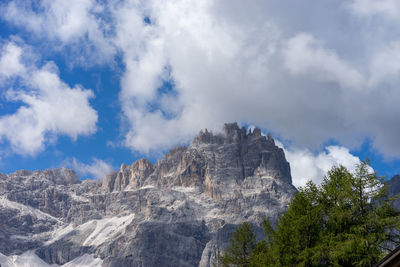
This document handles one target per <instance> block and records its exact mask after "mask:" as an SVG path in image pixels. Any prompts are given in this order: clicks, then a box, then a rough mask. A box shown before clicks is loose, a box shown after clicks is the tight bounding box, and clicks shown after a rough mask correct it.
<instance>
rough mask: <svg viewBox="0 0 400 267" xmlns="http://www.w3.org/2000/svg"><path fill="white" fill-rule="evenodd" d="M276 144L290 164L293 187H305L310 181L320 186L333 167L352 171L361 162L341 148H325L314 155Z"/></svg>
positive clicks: (306, 150) (308, 151)
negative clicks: (340, 166)
mask: <svg viewBox="0 0 400 267" xmlns="http://www.w3.org/2000/svg"><path fill="white" fill-rule="evenodd" d="M276 143H277V145H278V146H280V147H282V148H283V149H284V151H285V156H286V160H287V161H288V162H289V163H290V168H291V173H292V181H293V185H294V186H296V187H299V186H305V185H306V183H307V182H308V181H310V180H311V181H313V182H314V183H316V184H320V183H321V182H322V180H323V178H324V176H325V175H326V174H327V172H328V171H329V170H330V169H331V168H332V167H333V166H339V165H343V166H344V167H346V168H347V169H348V170H350V171H354V170H355V167H356V166H357V164H360V162H361V161H360V159H359V158H358V157H356V156H354V155H352V154H351V153H350V151H349V149H348V148H346V147H343V146H327V147H326V148H325V149H324V151H322V152H320V153H317V154H315V153H313V152H311V151H310V150H309V149H296V148H284V147H283V145H282V144H281V143H280V142H276Z"/></svg>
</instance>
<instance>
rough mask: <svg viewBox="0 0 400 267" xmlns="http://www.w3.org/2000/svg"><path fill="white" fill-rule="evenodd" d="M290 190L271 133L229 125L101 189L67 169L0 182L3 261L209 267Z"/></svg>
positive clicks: (273, 212)
mask: <svg viewBox="0 0 400 267" xmlns="http://www.w3.org/2000/svg"><path fill="white" fill-rule="evenodd" d="M295 191H296V189H295V187H294V186H293V185H292V179H291V175H290V167H289V163H288V162H287V161H286V159H285V155H284V152H283V150H282V149H281V148H278V147H277V146H276V145H275V142H274V140H273V138H272V137H271V135H268V136H264V135H262V134H261V131H260V130H259V129H254V130H250V131H249V132H247V131H246V129H245V128H244V127H242V128H239V127H238V125H237V124H236V123H230V124H225V125H224V128H223V131H222V132H221V133H217V134H214V133H212V132H209V131H207V130H204V131H201V132H200V133H199V134H198V135H197V136H196V137H195V138H194V139H193V140H192V142H191V143H190V145H189V146H188V147H186V146H176V147H175V148H173V149H172V150H171V151H169V152H168V153H167V154H166V155H165V156H164V157H163V158H162V159H161V160H159V161H158V162H157V163H155V164H152V163H151V162H149V161H148V160H146V159H140V160H138V161H136V162H134V163H132V164H131V165H129V166H127V165H125V164H122V166H121V168H120V170H119V171H115V172H112V173H110V174H108V175H106V177H105V178H104V179H103V181H101V182H100V181H93V180H86V181H79V180H78V179H77V178H76V175H75V174H74V172H73V171H71V170H68V169H65V168H61V169H55V170H45V171H36V172H28V171H17V172H15V173H13V174H10V175H5V174H1V175H0V225H1V227H0V253H1V254H0V263H1V264H3V265H5V266H7V265H6V264H7V261H11V259H14V260H15V259H17V260H20V261H24V260H25V261H26V260H29V261H31V262H40V264H42V265H43V264H59V265H61V264H65V263H69V264H70V265H69V266H74V265H78V264H80V263H82V262H90V263H91V264H92V266H210V265H212V262H213V261H215V260H216V254H217V253H218V251H220V250H221V249H222V248H223V247H224V246H225V245H226V243H227V242H228V241H229V237H230V235H231V233H232V232H233V230H234V229H235V227H236V226H237V225H238V224H240V223H242V222H243V221H249V222H251V223H253V224H254V225H260V223H261V221H262V218H263V217H266V218H267V219H269V220H271V221H275V220H276V219H277V217H278V216H279V214H281V213H282V212H283V211H284V210H285V209H286V207H287V205H288V203H289V201H290V199H291V197H292V196H293V194H294V192H295ZM11 255H19V256H11ZM3 265H2V266H3Z"/></svg>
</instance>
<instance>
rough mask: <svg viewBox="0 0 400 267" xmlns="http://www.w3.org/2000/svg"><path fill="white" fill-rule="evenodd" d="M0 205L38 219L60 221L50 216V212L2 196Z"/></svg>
mask: <svg viewBox="0 0 400 267" xmlns="http://www.w3.org/2000/svg"><path fill="white" fill-rule="evenodd" d="M0 206H2V207H3V208H9V209H16V210H18V211H19V212H20V213H21V215H30V216H32V217H35V218H38V219H40V220H48V219H50V220H54V221H57V222H58V223H62V221H60V220H59V219H58V218H56V217H53V216H51V215H50V214H47V213H44V212H42V211H40V210H38V209H35V208H33V207H30V206H26V205H23V204H21V203H18V202H14V201H11V200H9V199H7V198H6V197H4V196H1V197H0Z"/></svg>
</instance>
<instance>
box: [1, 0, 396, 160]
mask: <svg viewBox="0 0 400 267" xmlns="http://www.w3.org/2000/svg"><path fill="white" fill-rule="evenodd" d="M375 2H376V1H372V0H353V1H351V2H349V1H347V0H342V1H320V0H310V2H309V3H308V5H304V3H303V2H302V1H297V0H296V1H290V2H287V1H261V0H256V1H251V3H250V2H245V1H240V0H229V1H227V0H221V1H214V0H203V1H194V0H193V1H187V0H176V1H161V0H149V1H136V0H132V1H128V0H127V1H94V0H85V1H78V0H75V1H68V3H67V2H65V1H61V0H57V1H49V0H45V1H39V4H38V7H40V8H37V9H36V10H35V11H33V10H32V9H31V8H30V6H31V5H30V4H29V5H28V4H24V2H23V1H12V2H9V4H7V5H6V7H5V8H6V10H7V12H6V13H3V14H5V15H3V17H5V19H6V20H7V21H9V22H10V23H13V24H16V25H20V26H22V27H26V29H28V30H30V31H32V32H34V33H38V35H40V36H41V38H43V39H44V40H50V41H51V42H52V44H53V43H54V42H55V40H56V41H58V42H60V43H61V45H60V51H61V52H64V51H65V50H67V51H68V49H67V48H69V49H72V47H74V49H76V50H77V51H81V50H83V51H84V53H81V54H80V55H81V57H80V59H81V60H82V61H87V62H91V61H92V60H95V59H96V57H97V56H99V55H107V56H108V57H111V56H112V55H115V54H116V51H118V53H117V54H118V57H119V56H120V57H121V58H118V59H121V60H122V62H123V64H124V66H125V69H124V70H123V73H122V74H121V76H120V77H121V81H120V85H121V88H120V89H121V91H120V104H121V110H122V113H123V123H124V125H123V127H121V128H122V129H125V132H124V133H123V135H124V136H125V140H124V144H125V145H126V146H128V147H130V148H131V149H132V150H139V151H141V152H149V151H159V150H162V149H166V148H168V147H170V146H172V145H173V144H175V143H177V142H184V141H187V140H189V139H190V137H191V136H193V135H194V134H195V133H197V132H198V130H199V129H201V128H216V127H217V126H219V125H222V124H223V123H224V122H227V121H238V122H239V123H241V122H246V123H247V124H254V125H258V126H260V127H262V128H265V129H270V130H272V131H274V132H276V133H279V134H280V136H282V138H285V139H289V140H292V141H293V143H294V144H295V145H296V146H298V147H302V148H303V147H309V148H310V149H315V148H317V147H319V145H320V144H321V143H323V142H324V141H327V140H331V139H334V140H337V141H338V142H340V143H341V144H343V145H344V146H346V147H349V148H351V149H353V148H355V147H357V146H358V145H360V143H362V142H363V140H364V138H365V137H369V138H370V139H371V140H372V141H373V145H374V146H375V147H376V148H377V149H378V150H379V151H380V152H382V153H383V154H384V155H385V156H387V157H400V143H399V142H398V136H399V133H400V123H399V121H398V116H397V114H399V113H400V105H398V103H397V102H398V99H400V91H399V90H397V88H398V86H397V85H398V84H399V82H400V77H399V75H398V70H399V66H398V64H397V63H396V62H397V61H396V59H397V57H398V43H399V42H400V39H399V37H398V36H400V35H399V33H400V24H399V21H398V20H397V19H389V20H387V19H385V18H386V16H388V17H391V18H395V16H397V15H396V14H397V13H398V11H396V10H398V4H397V3H398V1H396V0H394V1H393V0H391V1H389V0H382V1H379V2H380V3H382V6H378V5H377V4H375ZM349 3H350V4H349ZM309 6H312V7H313V8H312V9H310V8H309ZM349 6H350V9H349V8H348V7H349ZM38 10H39V11H38ZM371 15H373V20H372V22H373V23H372V22H371V20H369V16H371ZM145 16H148V17H149V18H150V20H151V23H150V24H148V23H146V22H145V21H144V17H145ZM360 16H361V18H360ZM397 17H400V16H397ZM364 18H365V19H364ZM383 21H384V22H383ZM30 25H31V26H30ZM92 48H93V49H92ZM99 51H100V52H101V53H99ZM100 61H101V60H100ZM166 81H169V82H171V83H173V84H174V85H175V86H174V88H173V89H172V90H166V91H163V90H159V87H160V86H162V84H163V83H164V82H166Z"/></svg>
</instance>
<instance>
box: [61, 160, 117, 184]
mask: <svg viewBox="0 0 400 267" xmlns="http://www.w3.org/2000/svg"><path fill="white" fill-rule="evenodd" d="M64 163H65V165H66V166H68V167H70V168H72V169H74V170H75V171H76V172H77V173H78V174H79V175H80V176H89V177H90V178H95V179H98V180H101V179H103V178H104V176H105V175H106V174H107V173H110V172H111V171H112V170H113V168H112V165H111V164H109V163H107V162H106V161H104V160H101V159H98V158H93V159H92V162H91V164H85V163H82V162H80V161H79V160H77V159H76V158H72V159H69V160H67V161H65V162H64Z"/></svg>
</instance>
